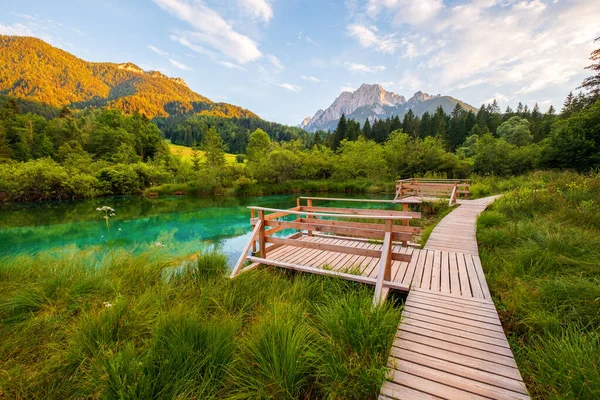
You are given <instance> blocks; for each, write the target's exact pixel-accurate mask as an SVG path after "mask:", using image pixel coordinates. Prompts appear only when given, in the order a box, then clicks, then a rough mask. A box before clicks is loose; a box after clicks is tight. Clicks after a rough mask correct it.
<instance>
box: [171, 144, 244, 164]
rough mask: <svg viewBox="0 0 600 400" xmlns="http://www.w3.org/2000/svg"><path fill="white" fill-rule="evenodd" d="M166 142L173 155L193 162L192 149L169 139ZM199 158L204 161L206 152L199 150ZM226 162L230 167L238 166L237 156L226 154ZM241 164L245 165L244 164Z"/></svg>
mask: <svg viewBox="0 0 600 400" xmlns="http://www.w3.org/2000/svg"><path fill="white" fill-rule="evenodd" d="M165 142H166V143H167V145H168V146H169V151H170V152H171V154H173V155H174V156H177V157H179V158H181V159H182V160H186V161H191V159H192V153H193V149H192V148H191V147H188V146H182V145H179V144H173V143H171V141H170V140H168V139H167V140H165ZM198 156H199V157H200V158H202V159H204V158H206V152H205V151H203V150H198ZM225 162H226V163H227V164H230V165H231V164H236V163H237V161H236V160H235V154H230V153H225ZM239 164H240V165H243V163H239Z"/></svg>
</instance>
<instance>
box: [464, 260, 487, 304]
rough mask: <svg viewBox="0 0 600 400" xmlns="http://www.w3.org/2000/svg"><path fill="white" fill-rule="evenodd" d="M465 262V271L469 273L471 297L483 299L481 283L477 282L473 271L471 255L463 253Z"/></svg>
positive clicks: (473, 265)
mask: <svg viewBox="0 0 600 400" xmlns="http://www.w3.org/2000/svg"><path fill="white" fill-rule="evenodd" d="M465 264H466V266H467V272H468V274H469V282H470V283H471V290H472V291H473V297H476V298H478V299H483V298H484V296H483V291H482V290H481V284H480V283H479V277H478V276H477V272H475V264H473V257H472V256H470V255H465Z"/></svg>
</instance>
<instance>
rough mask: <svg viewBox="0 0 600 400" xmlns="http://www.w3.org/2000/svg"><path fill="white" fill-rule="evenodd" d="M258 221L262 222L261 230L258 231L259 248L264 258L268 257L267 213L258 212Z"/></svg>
mask: <svg viewBox="0 0 600 400" xmlns="http://www.w3.org/2000/svg"><path fill="white" fill-rule="evenodd" d="M258 219H259V220H260V230H259V231H258V248H259V250H260V256H261V257H262V258H266V257H267V242H266V241H265V211H264V210H258Z"/></svg>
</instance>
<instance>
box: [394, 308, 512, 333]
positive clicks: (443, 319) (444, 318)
mask: <svg viewBox="0 0 600 400" xmlns="http://www.w3.org/2000/svg"><path fill="white" fill-rule="evenodd" d="M404 313H408V315H415V314H416V315H419V316H427V317H431V318H432V319H436V318H437V319H439V320H440V321H439V323H440V324H442V323H447V322H453V323H456V324H464V325H465V326H471V327H475V328H480V329H484V330H488V331H491V332H490V333H489V334H490V335H492V332H493V333H496V334H498V337H505V336H504V331H503V330H502V327H501V326H498V325H496V324H488V323H487V322H482V321H477V320H473V319H471V318H463V317H457V316H455V315H449V314H446V313H440V312H438V311H431V310H425V309H417V308H413V309H411V310H410V311H407V310H404ZM465 329H466V328H465Z"/></svg>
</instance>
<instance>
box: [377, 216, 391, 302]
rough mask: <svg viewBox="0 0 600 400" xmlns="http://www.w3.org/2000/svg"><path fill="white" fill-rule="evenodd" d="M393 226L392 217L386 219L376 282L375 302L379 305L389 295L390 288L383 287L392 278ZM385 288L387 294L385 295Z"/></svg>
mask: <svg viewBox="0 0 600 400" xmlns="http://www.w3.org/2000/svg"><path fill="white" fill-rule="evenodd" d="M392 226H393V221H392V220H391V219H386V220H385V238H384V240H383V246H381V258H380V259H379V271H378V273H377V282H376V283H375V297H374V298H373V304H374V305H377V304H379V303H380V302H381V301H383V300H384V299H385V297H387V291H389V288H384V287H383V281H384V280H386V281H390V280H391V279H392ZM384 290H385V291H386V294H385V295H384Z"/></svg>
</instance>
